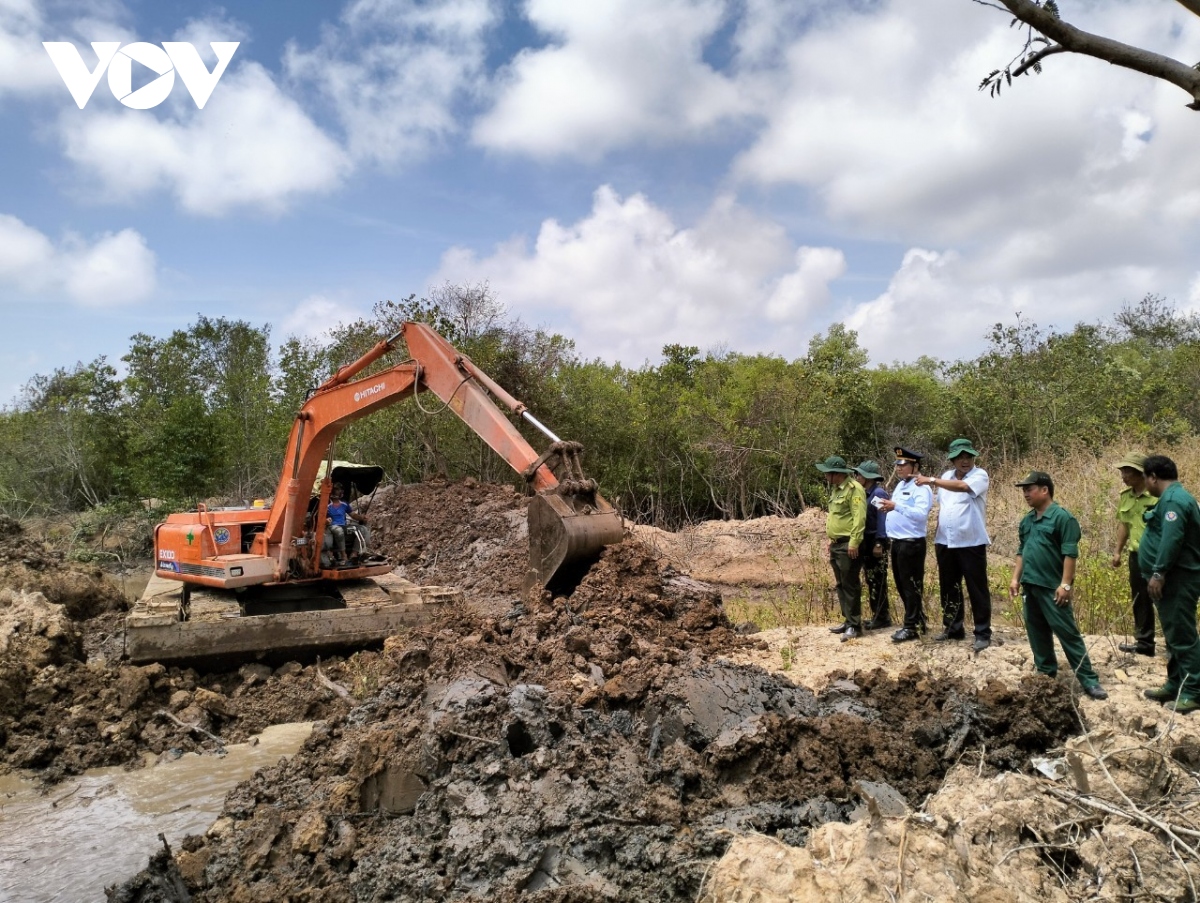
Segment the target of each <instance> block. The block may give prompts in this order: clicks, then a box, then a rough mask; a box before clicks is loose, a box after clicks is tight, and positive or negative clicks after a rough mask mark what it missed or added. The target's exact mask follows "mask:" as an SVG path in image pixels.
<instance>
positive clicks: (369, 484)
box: [305, 461, 384, 570]
mask: <svg viewBox="0 0 1200 903" xmlns="http://www.w3.org/2000/svg"><path fill="white" fill-rule="evenodd" d="M325 471H326V462H324V461H322V462H321V467H320V469H319V470H318V471H317V480H316V482H315V483H314V484H313V491H312V496H311V497H310V498H309V500H308V513H307V514H306V516H305V531H306V534H308V535H309V536H310V537H311V535H312V533H313V531H314V530H315V527H316V524H317V522H318V518H317V509H318V507H319V505H320V503H321V488H322V483H323V482H324V480H325ZM382 481H383V468H382V467H379V466H377V465H375V464H354V463H351V462H350V461H334V462H333V467H332V468H331V469H330V471H329V482H330V484H331V486H332V487H336V488H339V489H341V492H342V498H344V499H345V500H346V501H347V502H349V503H350V505H351V506H354V507H355V508H356V509H357V510H359V511H360V513H361V512H362V511H363V510H365V509H366V508H368V507H369V505H370V499H371V497H372V496H373V495H374V494H375V490H376V489H378V488H379V484H380V483H381V482H382ZM331 491H332V490H331ZM345 539H346V554H347V558H348V559H349V560H350V562H351V563H353V564H360V563H367V562H369V563H372V564H375V563H383V562H384V559H383V558H382V557H380V556H377V555H375V554H374V552H373V551H372V549H371V528H370V526H369V525H368V524H363V523H359V522H357V521H350V522H349V523H348V524H347V525H346V531H345ZM333 552H334V537H333V531H332V530H331V529H330V528H329V527H328V525H326V527H325V530H324V536H323V539H322V542H321V569H322V570H329V569H330V568H333V567H334V566H335V564H336V560H335V558H334V554H333Z"/></svg>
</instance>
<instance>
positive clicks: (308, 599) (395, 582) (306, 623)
mask: <svg viewBox="0 0 1200 903" xmlns="http://www.w3.org/2000/svg"><path fill="white" fill-rule="evenodd" d="M297 589H299V588H297V587H290V588H288V590H289V591H288V592H287V594H286V595H285V596H284V597H282V598H280V599H278V600H271V598H270V594H269V593H267V594H260V595H257V596H256V597H255V598H251V599H245V598H242V597H241V596H243V595H244V594H237V593H233V592H230V591H228V590H216V589H207V588H204V587H190V588H189V589H188V591H187V592H186V593H185V592H184V591H183V589H182V586H181V584H180V583H179V581H177V580H167V579H164V578H162V577H158V576H154V577H152V578H151V579H150V582H149V584H147V586H146V591H145V592H144V593H143V594H142V597H141V599H139V600H138V602H137V603H135V605H134V607H133V610H132V611H131V612H130V613H129V615H128V617H127V618H126V621H125V655H126V656H127V657H128V659H129V660H130V661H131V662H133V663H134V664H142V663H146V662H164V663H171V664H201V663H205V664H210V665H211V664H218V663H219V664H232V663H236V662H239V661H247V660H252V659H257V658H261V657H263V656H266V655H269V656H270V657H272V658H303V657H306V656H315V655H317V654H320V653H327V652H333V651H337V650H344V649H347V648H362V647H364V646H370V645H373V644H379V643H382V642H383V641H384V640H385V639H386V638H387V637H389V636H392V635H393V634H395V633H397V632H399V631H401V630H403V629H405V628H408V627H413V626H416V625H418V624H424V623H427V622H428V621H430V620H431V619H432V618H433V617H435V616H436V615H437V614H438V613H440V612H441V611H443V610H444V609H445V608H446V606H448V605H452V604H455V603H457V602H459V601H461V599H462V592H461V591H460V590H458V589H454V588H452V587H446V586H417V585H416V584H413V583H410V582H409V581H407V580H404V579H403V578H401V577H396V576H394V575H391V574H387V575H383V576H380V577H374V578H369V579H364V580H356V581H347V582H345V583H341V584H339V585H338V586H336V587H332V586H322V585H320V584H309V585H308V586H306V587H304V590H305V592H303V593H298V592H296V590H297Z"/></svg>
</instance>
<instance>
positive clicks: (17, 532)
mask: <svg viewBox="0 0 1200 903" xmlns="http://www.w3.org/2000/svg"><path fill="white" fill-rule="evenodd" d="M0 587H7V588H9V589H12V590H19V591H23V592H27V593H41V594H42V595H44V596H45V597H46V598H47V599H48V600H49V601H51V602H53V603H55V604H57V605H61V606H63V608H64V610H65V613H66V615H67V617H69V618H71V620H74V621H83V620H85V619H87V618H91V617H94V616H96V615H98V614H100V613H102V612H105V611H118V610H123V609H124V608H125V607H126V605H125V600H124V598H122V596H121V593H120V591H119V590H118V589H117V588H116V587H115V586H114V585H113V584H112V583H110V582H109V581H108V580H106V579H105V578H104V573H103V572H102V571H101V570H100V569H99V568H97V567H95V566H92V565H86V564H81V563H79V562H74V561H69V560H68V559H67V557H66V555H65V554H64V553H63V552H62V550H61V549H55V548H53V547H52V546H50V545H48V544H47V543H44V542H41V541H40V540H38V539H36V538H35V537H33V536H30V535H29V534H28V533H27V532H26V531H25V529H24V528H23V527H22V526H21V524H20V523H19V522H17V521H15V520H13V519H12V518H11V517H5V516H3V515H0Z"/></svg>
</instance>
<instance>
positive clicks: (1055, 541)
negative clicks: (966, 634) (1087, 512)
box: [1009, 470, 1108, 699]
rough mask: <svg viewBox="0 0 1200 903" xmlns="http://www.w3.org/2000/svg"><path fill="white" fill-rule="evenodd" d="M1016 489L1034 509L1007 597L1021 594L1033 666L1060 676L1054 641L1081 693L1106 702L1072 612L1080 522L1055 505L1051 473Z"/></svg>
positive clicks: (1021, 528)
mask: <svg viewBox="0 0 1200 903" xmlns="http://www.w3.org/2000/svg"><path fill="white" fill-rule="evenodd" d="M1016 485H1017V486H1019V487H1020V488H1021V491H1022V492H1023V493H1024V495H1025V503H1026V504H1027V505H1028V506H1029V507H1030V508H1032V509H1033V510H1032V511H1030V512H1029V513H1028V514H1026V515H1025V516H1024V517H1023V518H1021V523H1020V524H1019V525H1018V526H1017V537H1018V539H1019V541H1020V544H1019V545H1018V547H1017V564H1016V567H1015V568H1014V569H1013V577H1012V583H1011V584H1010V585H1009V592H1010V593H1012V595H1013V597H1014V598H1015V597H1016V596H1017V594H1018V593H1020V592H1021V591H1022V590H1024V597H1023V598H1024V602H1025V605H1024V608H1025V633H1026V634H1027V635H1028V636H1029V648H1030V649H1032V650H1033V665H1034V667H1035V668H1037V670H1038V671H1039V672H1040V673H1042V674H1046V675H1049V676H1050V677H1053V676H1054V675H1055V674H1057V673H1058V659H1057V657H1056V656H1055V655H1054V638H1055V637H1058V642H1059V644H1060V645H1061V646H1062V648H1063V652H1064V653H1066V656H1067V662H1068V664H1070V666H1071V670H1072V671H1073V672H1074V673H1075V676H1076V677H1077V678H1078V679H1079V683H1080V685H1081V686H1082V687H1083V692H1084V693H1086V694H1087V695H1088V696H1090V697H1091V698H1092V699H1108V694H1107V693H1106V692H1104V688H1103V687H1101V686H1100V678H1099V677H1097V676H1096V672H1095V671H1094V670H1093V669H1092V662H1091V659H1090V658H1088V653H1087V646H1085V645H1084V643H1083V635H1082V634H1081V633H1080V632H1079V625H1078V624H1076V623H1075V614H1074V612H1073V611H1071V597H1072V595H1073V592H1074V591H1073V589H1072V586H1071V584H1072V583H1073V582H1074V581H1075V561H1076V559H1077V558H1078V557H1079V537H1080V535H1082V531H1081V530H1080V529H1079V521H1077V520H1076V519H1075V517H1074V515H1072V514H1071V512H1069V511H1068V510H1067V509H1066V508H1063V507H1062V506H1061V505H1059V504H1058V502H1056V501H1054V480H1052V479H1051V478H1050V474H1048V473H1045V472H1044V471H1040V470H1031V471H1030V472H1029V473H1028V474H1026V476H1025V478H1024V479H1023V480H1021V481H1020V482H1018V483H1017V484H1016Z"/></svg>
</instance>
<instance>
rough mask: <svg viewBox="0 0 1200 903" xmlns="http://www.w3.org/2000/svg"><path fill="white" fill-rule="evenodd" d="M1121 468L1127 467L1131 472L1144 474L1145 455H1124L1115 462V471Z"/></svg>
mask: <svg viewBox="0 0 1200 903" xmlns="http://www.w3.org/2000/svg"><path fill="white" fill-rule="evenodd" d="M1122 467H1128V468H1130V469H1131V470H1136V471H1137V472H1138V473H1145V472H1146V456H1145V455H1126V456H1125V457H1124V458H1122V459H1121V460H1120V461H1118V462H1117V470H1120V469H1121V468H1122Z"/></svg>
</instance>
